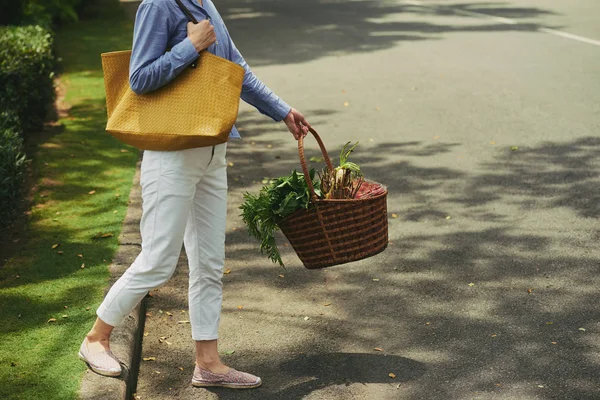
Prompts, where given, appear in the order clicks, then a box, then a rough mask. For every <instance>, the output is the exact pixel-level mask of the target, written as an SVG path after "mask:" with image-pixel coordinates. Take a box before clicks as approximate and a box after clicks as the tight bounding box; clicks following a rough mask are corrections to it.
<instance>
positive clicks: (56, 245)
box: [52, 243, 60, 249]
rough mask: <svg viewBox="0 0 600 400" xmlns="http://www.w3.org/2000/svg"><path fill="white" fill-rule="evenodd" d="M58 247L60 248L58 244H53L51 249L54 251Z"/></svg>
mask: <svg viewBox="0 0 600 400" xmlns="http://www.w3.org/2000/svg"><path fill="white" fill-rule="evenodd" d="M58 246H60V244H58V243H57V244H53V245H52V248H53V249H55V248H57V247H58Z"/></svg>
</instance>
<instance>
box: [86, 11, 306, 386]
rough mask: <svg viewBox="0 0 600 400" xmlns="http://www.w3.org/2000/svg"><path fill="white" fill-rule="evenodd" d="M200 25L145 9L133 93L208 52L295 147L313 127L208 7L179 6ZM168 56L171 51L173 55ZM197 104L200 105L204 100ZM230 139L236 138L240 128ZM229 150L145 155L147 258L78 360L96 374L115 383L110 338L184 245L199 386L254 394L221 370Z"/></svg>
mask: <svg viewBox="0 0 600 400" xmlns="http://www.w3.org/2000/svg"><path fill="white" fill-rule="evenodd" d="M181 2H182V3H183V5H184V6H185V7H186V8H187V9H188V10H189V11H190V12H191V13H192V14H193V15H194V17H195V18H196V19H197V20H198V21H199V23H198V24H193V23H191V22H189V20H188V18H187V17H186V15H185V14H184V12H183V11H182V9H181V8H180V7H179V5H178V4H177V0H144V1H143V2H142V3H141V5H140V7H139V9H138V12H137V16H136V22H135V28H134V37H133V51H132V57H131V64H130V84H131V88H132V90H133V91H134V92H136V93H138V94H141V93H146V92H149V91H152V90H155V89H157V88H159V87H161V86H163V85H165V84H167V83H168V82H170V81H171V80H172V79H173V78H175V77H176V76H177V74H179V73H180V72H181V71H182V70H184V69H185V68H186V67H188V66H189V65H190V64H191V63H192V62H193V61H194V60H196V58H197V57H198V52H200V51H202V50H207V51H209V52H211V53H213V54H216V55H217V56H220V57H223V58H226V59H228V60H231V61H233V62H235V63H237V64H240V65H241V66H243V67H244V69H245V71H246V72H245V76H244V83H243V88H242V94H241V97H242V99H243V100H245V101H246V102H248V103H250V104H252V105H253V106H255V107H256V108H257V109H258V110H259V111H260V112H261V113H263V114H265V115H267V116H270V117H271V118H273V119H274V120H275V121H282V120H283V121H285V123H286V125H287V127H288V129H289V131H290V132H291V133H292V135H294V137H295V138H296V139H298V138H299V136H300V135H302V136H305V135H306V133H307V131H308V127H309V124H308V122H307V121H306V120H305V118H304V117H303V116H302V114H301V113H300V112H298V111H297V110H295V109H293V108H291V107H290V106H288V105H287V104H286V103H285V102H284V101H282V100H281V99H280V98H279V97H277V96H276V95H275V94H274V93H273V92H272V91H271V90H269V88H267V87H266V86H265V85H264V84H263V83H262V82H261V81H260V80H259V79H258V78H256V76H254V74H253V73H252V71H251V70H250V68H249V67H248V65H247V64H246V62H245V61H244V58H243V57H242V55H241V54H240V52H239V51H238V50H237V49H236V47H235V45H234V44H233V41H232V40H231V37H230V36H229V33H228V32H227V29H226V28H225V24H224V23H223V20H222V19H221V17H220V15H219V13H218V12H217V10H216V8H215V6H214V5H213V4H212V2H211V0H181ZM167 49H170V50H169V51H167ZM198 101H202V99H201V98H199V99H198ZM230 137H231V138H239V134H238V132H237V130H236V129H235V127H234V128H233V129H232V132H231V134H230ZM225 149H226V144H221V145H217V146H213V147H202V148H195V149H188V150H181V151H171V152H160V151H145V152H144V157H143V161H142V167H141V182H140V183H141V186H142V203H143V207H142V210H143V213H142V219H141V223H140V231H141V234H142V251H141V253H140V254H139V255H138V257H137V258H136V260H135V261H134V263H133V264H132V265H131V266H130V267H129V268H128V269H127V271H126V272H125V273H124V274H123V276H122V277H121V278H120V279H119V280H118V281H117V282H116V283H115V284H114V285H113V287H112V288H111V290H110V291H109V293H108V294H107V295H106V298H105V299H104V301H103V303H102V304H101V305H100V307H99V308H98V310H97V315H98V318H97V319H96V322H95V324H94V326H93V327H92V329H91V330H90V332H89V333H88V334H87V336H86V338H85V339H84V341H83V343H82V344H81V349H80V353H79V356H80V358H81V359H82V360H84V361H85V362H86V363H87V364H88V365H89V366H90V368H91V369H92V370H94V371H95V372H97V373H99V374H102V375H108V376H118V375H120V373H121V366H120V364H119V362H118V360H117V358H116V357H115V356H114V355H113V354H112V353H111V351H110V345H109V343H110V334H111V332H112V330H113V328H114V327H115V326H117V325H118V324H119V323H121V322H122V320H123V319H124V318H125V317H126V316H127V315H129V313H130V312H131V311H132V310H133V308H134V307H135V306H136V305H137V304H138V303H139V301H140V300H141V299H142V298H143V297H144V296H145V295H146V294H147V293H148V291H150V290H152V289H154V288H156V287H159V286H161V285H162V284H164V283H165V282H166V281H167V280H168V279H169V278H170V277H171V275H172V274H173V272H174V270H175V266H176V264H177V260H178V258H179V253H180V251H181V245H182V243H183V244H184V245H185V250H186V253H187V256H188V260H189V266H190V279H189V309H190V310H189V311H190V322H191V326H192V338H193V339H194V341H195V343H196V368H195V370H194V375H193V378H192V384H193V385H194V386H223V387H230V388H253V387H257V386H260V384H261V380H260V378H258V377H256V376H254V375H251V374H248V373H244V372H239V371H236V370H234V369H232V368H230V367H228V366H226V365H224V364H223V363H222V362H221V360H220V359H219V355H218V353H217V331H218V324H219V319H220V312H221V301H222V283H221V278H222V275H223V265H224V258H225V220H226V211H227V204H226V203H227V175H226V166H227V163H226V161H225Z"/></svg>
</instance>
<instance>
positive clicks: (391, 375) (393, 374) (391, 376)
mask: <svg viewBox="0 0 600 400" xmlns="http://www.w3.org/2000/svg"><path fill="white" fill-rule="evenodd" d="M388 376H389V377H390V378H392V379H395V378H396V374H395V373H393V372H390V373H389V374H388Z"/></svg>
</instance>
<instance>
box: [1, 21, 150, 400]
mask: <svg viewBox="0 0 600 400" xmlns="http://www.w3.org/2000/svg"><path fill="white" fill-rule="evenodd" d="M105 14H106V15H104V16H103V18H102V19H96V20H88V21H81V22H78V23H75V24H73V25H70V26H67V27H64V28H63V29H61V30H60V31H59V32H58V33H57V48H58V52H59V55H60V56H61V57H62V58H63V68H64V73H63V75H62V77H61V81H62V82H63V84H65V85H66V87H67V95H66V99H65V100H66V102H67V103H68V104H70V105H71V106H72V108H71V110H70V111H69V116H68V117H65V118H62V119H61V120H60V121H59V122H60V124H59V126H58V127H55V128H52V129H50V130H49V131H48V132H46V133H45V134H44V135H41V137H43V139H39V142H38V143H36V145H35V148H34V152H33V153H30V154H28V155H29V157H30V158H31V159H32V160H33V168H32V170H33V174H34V177H33V179H34V181H35V182H36V189H35V194H34V199H33V205H32V210H31V217H30V219H29V222H28V227H27V229H26V236H27V237H26V238H23V240H22V241H21V242H22V244H21V243H19V245H20V246H21V248H20V249H19V250H18V251H17V252H16V254H15V255H14V256H13V257H12V258H11V259H9V260H8V262H7V263H6V264H5V265H4V266H3V267H1V269H0V399H61V400H62V399H74V398H77V394H78V390H79V385H80V382H81V378H82V376H83V374H84V372H85V365H84V364H83V363H82V362H81V361H79V360H78V359H77V351H78V348H79V344H80V343H81V340H82V338H83V336H84V334H85V333H86V332H87V330H89V328H90V327H91V325H92V323H93V321H94V319H95V309H96V308H97V306H98V305H99V304H100V302H101V301H102V298H103V290H104V288H105V287H106V286H107V283H108V278H109V273H108V265H109V264H110V260H111V258H112V257H113V255H114V253H115V250H116V249H117V237H118V236H119V233H120V230H121V225H122V222H123V218H124V216H125V212H126V209H127V202H128V197H129V191H130V189H131V182H132V178H133V173H134V170H135V163H136V160H137V158H138V151H137V150H136V149H133V148H131V147H128V146H125V145H123V144H121V143H120V142H118V141H117V140H116V139H114V138H112V137H111V136H110V135H108V134H107V133H106V132H105V131H104V125H105V120H106V110H105V103H104V86H103V80H102V70H101V64H100V53H101V52H105V51H112V50H123V49H128V48H130V46H131V35H132V28H133V26H132V23H131V22H130V21H128V20H126V19H124V17H122V16H121V15H120V14H119V13H114V12H112V13H111V12H107V13H105ZM91 191H95V194H89V193H90V192H91ZM107 233H108V234H112V236H109V237H106V238H98V237H97V236H98V235H102V234H107ZM57 244H58V247H56V248H53V246H54V245H57ZM82 264H85V268H83V269H82V268H81V267H82ZM50 318H55V319H56V322H48V320H49V319H50Z"/></svg>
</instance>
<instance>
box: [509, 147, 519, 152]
mask: <svg viewBox="0 0 600 400" xmlns="http://www.w3.org/2000/svg"><path fill="white" fill-rule="evenodd" d="M510 150H511V151H517V150H519V146H511V148H510Z"/></svg>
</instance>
